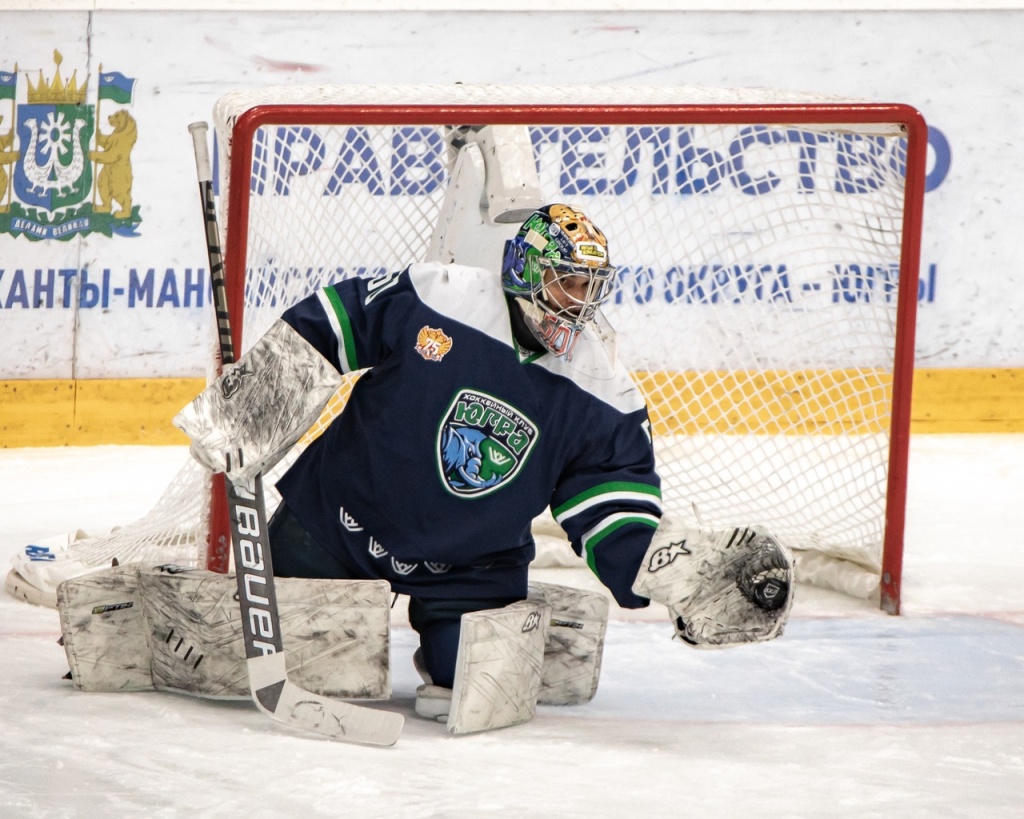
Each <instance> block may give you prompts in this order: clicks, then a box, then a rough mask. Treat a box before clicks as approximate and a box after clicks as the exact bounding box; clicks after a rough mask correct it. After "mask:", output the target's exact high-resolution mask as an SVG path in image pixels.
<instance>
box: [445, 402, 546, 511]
mask: <svg viewBox="0 0 1024 819" xmlns="http://www.w3.org/2000/svg"><path fill="white" fill-rule="evenodd" d="M537 437H538V430H537V425H536V424H535V423H533V421H531V420H530V419H529V418H527V417H526V416H525V415H523V414H522V413H521V412H519V411H518V410H517V409H515V408H514V407H511V406H509V405H508V404H506V403H505V402H504V401H501V400H500V399H498V398H495V397H494V396H493V395H488V394H487V393H483V392H477V391H476V390H462V391H461V392H459V393H458V394H457V395H456V396H455V398H454V400H453V401H452V403H451V405H450V406H449V407H448V411H447V412H446V413H445V416H444V418H442V419H441V423H440V424H439V426H438V431H437V465H438V470H439V471H440V474H441V481H442V483H444V485H445V487H446V488H447V489H448V491H449V492H451V493H452V494H454V495H459V496H460V497H480V496H481V495H487V494H489V493H491V492H493V491H495V490H496V489H499V488H501V487H502V486H504V485H505V484H507V483H509V482H510V481H511V480H512V479H513V478H515V476H516V475H517V474H518V473H519V470H520V469H522V468H523V464H525V463H526V459H527V458H528V457H529V455H530V452H531V451H532V450H533V447H534V445H535V444H536V443H537Z"/></svg>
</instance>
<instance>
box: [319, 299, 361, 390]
mask: <svg viewBox="0 0 1024 819" xmlns="http://www.w3.org/2000/svg"><path fill="white" fill-rule="evenodd" d="M317 296H318V297H319V299H320V303H321V305H323V308H324V312H325V313H326V314H327V319H328V321H330V323H331V327H332V329H333V330H334V335H335V336H337V338H338V361H339V362H340V363H341V366H342V372H346V373H350V372H353V371H355V370H358V369H359V362H358V361H357V360H356V340H355V338H354V337H353V335H352V322H351V321H350V320H349V317H348V312H347V311H346V310H345V305H344V304H342V303H341V296H339V295H338V291H337V290H335V289H334V288H333V287H325V288H324V289H323V290H321V291H320V292H319V293H318V294H317Z"/></svg>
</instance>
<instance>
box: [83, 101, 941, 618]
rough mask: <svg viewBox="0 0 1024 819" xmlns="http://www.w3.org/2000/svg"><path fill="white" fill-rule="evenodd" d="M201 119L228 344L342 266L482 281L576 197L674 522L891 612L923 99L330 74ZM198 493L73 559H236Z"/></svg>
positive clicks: (549, 537) (554, 538)
mask: <svg viewBox="0 0 1024 819" xmlns="http://www.w3.org/2000/svg"><path fill="white" fill-rule="evenodd" d="M215 126H216V134H217V144H218V146H219V158H220V172H221V173H220V176H221V190H220V209H221V214H222V225H221V227H222V230H223V231H224V232H225V246H224V256H225V266H226V275H227V279H228V282H229V289H230V296H229V298H230V308H231V313H232V317H233V321H234V325H235V330H236V348H238V349H242V350H244V349H246V348H247V347H248V346H249V345H251V344H252V343H253V342H254V341H256V340H257V339H258V338H259V337H260V335H262V333H263V332H264V331H265V330H266V329H267V328H268V327H269V326H270V324H271V323H272V322H273V321H274V319H276V318H277V317H278V316H279V315H280V314H281V312H282V311H283V310H284V309H285V308H287V307H288V306H289V305H291V304H293V303H294V302H295V301H297V300H298V299H300V298H302V297H303V296H305V295H307V294H309V293H310V292H312V291H313V290H314V289H315V288H318V287H321V286H323V285H325V284H327V283H329V282H331V281H334V280H337V279H340V278H346V277H351V276H373V275H377V274H380V273H385V272H390V271H393V270H399V269H403V268H404V267H406V266H407V265H408V264H409V263H410V262H413V261H421V260H426V259H442V260H444V261H451V260H454V261H456V262H466V263H472V264H483V265H486V266H488V267H491V268H494V269H495V270H497V267H498V265H500V261H501V256H500V254H501V246H502V243H503V241H504V240H505V239H506V238H508V237H510V236H511V235H512V234H514V232H515V230H516V228H517V226H518V222H519V221H521V218H519V217H520V216H521V214H519V212H518V210H517V209H518V208H521V207H522V206H524V205H529V203H530V202H531V201H533V200H534V199H536V200H537V201H544V202H551V201H564V202H567V203H569V204H575V205H577V206H579V207H580V208H581V209H582V210H583V211H584V212H586V213H587V214H588V215H589V216H590V217H591V218H592V219H593V220H594V222H595V223H596V224H597V225H599V226H600V227H601V228H602V229H603V230H604V232H605V233H606V234H607V236H608V238H609V246H610V251H611V255H612V261H613V263H614V264H616V266H617V267H618V269H619V272H618V280H617V283H616V288H615V291H614V294H613V295H612V297H611V299H610V301H609V303H608V304H607V305H606V307H605V308H604V310H603V314H604V319H605V321H606V322H607V323H608V324H609V325H611V326H612V327H613V328H614V329H615V331H616V333H617V352H618V355H619V357H620V358H621V360H622V361H624V362H625V363H626V364H627V366H628V367H629V369H630V370H631V371H632V372H633V373H634V375H635V379H636V381H637V383H638V385H639V386H640V389H641V390H642V391H643V393H644V394H645V396H646V398H647V401H648V404H649V409H650V413H651V420H652V425H653V432H654V436H655V448H656V455H657V458H658V466H659V473H660V475H661V479H662V485H663V486H662V490H663V498H664V502H665V507H666V510H667V511H668V512H669V513H670V514H672V515H674V516H677V517H680V518H683V519H685V520H688V521H690V522H694V523H699V524H700V525H702V526H705V527H709V528H720V527H724V526H730V525H741V524H750V523H759V524H762V525H764V526H766V527H768V528H769V529H770V530H771V531H773V532H775V533H776V534H777V535H778V536H779V537H780V538H782V539H784V540H785V541H786V542H787V543H789V544H790V545H791V546H792V547H793V548H794V549H795V550H796V554H797V572H798V578H799V579H800V580H802V581H806V582H813V583H817V584H820V585H825V586H828V587H831V588H834V589H838V590H841V591H844V592H847V593H849V594H853V595H856V596H859V597H871V596H873V595H879V597H880V602H881V605H882V607H883V608H884V609H886V610H887V611H890V612H893V613H895V612H898V609H899V584H900V572H901V563H902V537H903V521H904V504H905V488H906V453H907V444H908V434H909V433H908V429H909V399H910V382H911V376H912V369H913V338H914V332H913V331H914V321H915V310H916V301H917V273H918V254H919V239H920V230H921V207H922V201H923V188H924V164H925V159H924V158H925V151H926V145H927V131H926V128H925V125H924V123H923V121H922V120H921V118H920V115H919V114H917V112H916V111H914V110H913V109H910V108H908V107H906V106H902V105H874V104H863V103H857V102H851V101H838V100H821V99H815V98H809V97H805V96H802V95H793V94H788V95H787V94H780V93H775V92H762V91H727V90H715V89H712V90H709V89H681V88H676V89H670V88H659V89H651V88H582V87H572V88H569V87H566V88H551V87H547V88H531V87H526V86H516V87H511V86H508V87H501V86H466V85H456V86H451V87H427V86H422V87H417V86H407V87H389V88H381V87H357V86H330V87H326V86H323V87H315V88H300V87H283V88H271V89H263V90H260V91H256V92H251V93H248V92H239V93H233V94H229V95H228V96H226V97H224V98H223V99H221V100H220V101H219V102H218V104H217V106H216V109H215ZM467 144H468V145H470V146H475V147H470V148H465V147H463V148H462V150H461V151H460V150H459V148H460V146H463V145H467ZM524 156H526V157H527V158H528V161H526V162H525V164H523V161H522V160H523V157H524ZM517 163H518V164H517ZM453 181H454V183H453ZM538 197H539V198H538ZM198 229H200V228H199V227H198V226H197V230H198ZM496 275H497V273H496ZM211 360H214V357H213V355H212V354H211ZM345 395H346V392H345V388H343V389H342V391H341V392H340V393H339V394H338V396H337V397H336V400H335V401H334V402H332V404H331V406H330V407H329V408H328V411H327V412H326V413H325V415H324V417H323V418H322V419H321V422H320V423H321V425H323V424H327V423H329V422H330V419H331V418H332V417H333V415H334V414H335V413H337V412H338V411H340V410H341V409H342V408H343V406H344V401H345ZM316 434H317V430H316V429H314V430H311V431H310V433H309V435H308V436H307V438H306V439H305V440H307V441H308V440H309V439H310V438H311V437H313V436H315V435H316ZM302 445H303V443H302V442H300V445H299V446H300V447H301V446H302ZM289 462H290V461H289V460H287V459H286V461H285V462H284V463H283V464H282V465H281V466H280V467H279V468H278V470H277V472H278V474H279V473H280V471H281V469H283V468H286V466H287V463H289ZM273 481H274V475H271V476H269V477H268V480H267V485H268V486H269V487H271V496H270V498H269V499H268V504H269V505H270V506H271V507H272V506H273V503H274V496H273V492H272V486H273ZM210 485H211V484H210V480H209V478H208V477H207V476H206V475H205V474H204V473H203V472H202V470H201V469H199V468H198V467H195V466H192V465H186V466H185V467H184V468H183V470H182V473H181V474H180V475H179V476H178V478H177V479H176V480H175V482H174V483H173V484H172V486H171V487H170V488H169V489H168V491H167V493H165V496H164V497H163V498H162V499H161V501H160V503H159V504H158V505H157V507H156V508H155V509H154V510H153V512H152V513H150V514H149V515H147V516H146V517H145V518H144V519H143V520H141V521H139V522H137V523H136V524H133V525H131V526H127V527H125V528H124V529H122V530H120V532H119V533H117V532H116V533H113V534H112V535H110V536H108V537H106V538H99V539H92V540H91V541H85V542H84V543H83V545H82V546H80V547H79V549H78V552H77V553H76V555H75V558H74V559H75V560H76V561H78V562H79V563H81V564H82V565H87V564H89V563H90V562H95V563H96V565H101V564H102V565H109V561H110V557H111V556H119V555H127V554H129V552H131V553H132V554H133V555H139V554H142V555H145V559H151V558H150V555H159V558H158V559H159V560H160V561H167V560H176V561H179V562H182V561H192V562H197V561H198V562H204V561H206V562H209V563H210V564H211V565H212V566H216V567H218V568H221V569H223V568H226V555H227V554H228V549H227V547H226V543H227V540H226V538H227V535H226V532H227V529H226V524H225V523H223V522H221V521H220V518H221V516H222V512H221V511H219V510H218V509H217V504H216V503H214V508H215V511H214V513H213V516H212V518H211V515H210V512H209V507H210V497H211V492H210V490H209V486H210ZM213 485H214V486H215V485H216V483H214V484H213ZM211 521H212V522H211ZM536 535H537V540H538V544H539V546H540V549H539V558H538V559H539V561H541V562H543V561H545V560H546V561H548V562H554V563H559V562H571V561H565V557H566V556H568V557H570V558H571V557H572V556H571V552H570V550H569V547H568V546H567V545H566V544H564V542H560V541H559V536H560V531H559V530H558V529H557V526H556V525H554V523H553V521H551V520H550V519H549V518H545V517H541V518H538V520H537V526H536ZM133 539H134V540H133ZM211 543H212V544H213V545H212V546H209V545H208V544H211ZM72 551H73V550H72ZM119 559H121V560H122V562H123V559H124V558H123V557H119ZM573 559H574V558H573Z"/></svg>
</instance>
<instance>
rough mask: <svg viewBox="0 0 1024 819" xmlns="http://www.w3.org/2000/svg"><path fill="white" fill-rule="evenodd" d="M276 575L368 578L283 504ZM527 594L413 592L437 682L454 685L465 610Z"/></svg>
mask: <svg viewBox="0 0 1024 819" xmlns="http://www.w3.org/2000/svg"><path fill="white" fill-rule="evenodd" d="M268 534H269V538H270V545H271V549H272V556H273V566H274V574H275V575H276V576H278V577H309V578H319V579H332V580H367V579H376V578H366V577H361V576H360V573H359V572H357V571H355V570H354V569H352V568H351V567H350V566H347V565H346V564H345V563H343V562H342V561H341V560H339V559H338V557H337V556H336V555H334V554H332V553H331V552H328V551H327V550H326V549H325V548H324V547H323V546H321V545H320V544H319V543H318V542H317V541H316V540H315V539H314V538H313V536H312V535H311V534H309V532H308V531H306V529H305V527H303V525H302V524H301V523H300V522H299V521H298V519H297V518H296V517H295V516H294V515H293V514H292V512H291V510H290V509H289V508H288V506H287V504H284V503H282V504H281V505H280V506H279V507H278V509H277V511H276V512H275V513H274V516H273V517H272V518H271V520H270V524H269V532H268ZM522 599H523V598H522V597H497V598H478V599H463V600H445V599H436V598H423V597H413V596H411V595H410V597H409V625H411V626H412V628H413V630H414V631H416V633H417V634H419V636H420V648H421V649H422V650H423V661H424V664H425V665H426V669H427V672H428V673H429V674H430V676H431V679H432V680H433V683H434V685H439V686H442V687H444V688H451V687H452V686H453V685H454V682H455V661H456V659H457V658H458V652H459V634H460V631H461V622H462V615H463V614H468V613H469V612H474V611H484V610H486V609H500V608H503V607H504V606H507V605H509V604H510V603H515V602H517V601H519V600H522Z"/></svg>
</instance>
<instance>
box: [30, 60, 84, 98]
mask: <svg viewBox="0 0 1024 819" xmlns="http://www.w3.org/2000/svg"><path fill="white" fill-rule="evenodd" d="M53 61H54V62H55V63H56V64H57V72H56V73H55V74H54V75H53V79H52V80H51V81H50V82H47V81H46V77H44V76H43V70H42V69H39V82H38V83H36V84H35V85H33V84H32V78H31V77H29V80H28V101H29V104H36V105H38V104H56V105H60V104H67V105H81V104H82V103H84V102H85V94H86V90H87V89H88V87H89V81H88V80H86V82H85V84H84V85H83V86H82V87H81V88H79V87H78V81H77V79H76V77H77V75H78V72H77V71H76V72H75V73H74V74H72V75H71V79H70V80H68V82H67V84H65V83H64V81H63V80H62V79H61V78H60V64H61V63H62V62H64V55H62V54H61V53H60V52H59V51H57V49H54V50H53Z"/></svg>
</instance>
